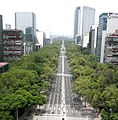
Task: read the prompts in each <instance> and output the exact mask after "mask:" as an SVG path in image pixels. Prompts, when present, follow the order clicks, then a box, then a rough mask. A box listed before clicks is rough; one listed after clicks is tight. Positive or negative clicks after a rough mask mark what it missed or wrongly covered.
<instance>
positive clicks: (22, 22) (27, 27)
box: [15, 12, 36, 41]
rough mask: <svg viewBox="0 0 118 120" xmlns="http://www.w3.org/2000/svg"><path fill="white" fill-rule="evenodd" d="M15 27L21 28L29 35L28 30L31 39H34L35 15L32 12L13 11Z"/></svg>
mask: <svg viewBox="0 0 118 120" xmlns="http://www.w3.org/2000/svg"><path fill="white" fill-rule="evenodd" d="M15 29H19V30H22V31H23V33H24V34H25V35H26V36H29V32H30V35H31V38H32V41H35V39H36V15H35V14H34V13H33V12H16V13H15ZM26 38H27V37H26ZM26 41H28V40H26Z"/></svg>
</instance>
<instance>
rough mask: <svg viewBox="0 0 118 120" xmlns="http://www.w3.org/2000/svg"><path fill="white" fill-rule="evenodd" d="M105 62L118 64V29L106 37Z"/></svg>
mask: <svg viewBox="0 0 118 120" xmlns="http://www.w3.org/2000/svg"><path fill="white" fill-rule="evenodd" d="M104 62H108V63H112V64H115V65H118V30H116V31H115V32H114V33H110V34H108V35H107V36H106V38H105V49H104Z"/></svg>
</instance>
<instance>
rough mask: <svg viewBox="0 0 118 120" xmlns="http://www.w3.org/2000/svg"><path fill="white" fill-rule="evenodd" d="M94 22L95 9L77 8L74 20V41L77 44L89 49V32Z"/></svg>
mask: <svg viewBox="0 0 118 120" xmlns="http://www.w3.org/2000/svg"><path fill="white" fill-rule="evenodd" d="M94 22H95V9H94V8H91V7H87V6H83V7H77V8H76V10H75V20H74V39H75V43H76V44H81V45H82V47H87V44H88V42H89V31H90V28H91V26H92V25H93V24H94ZM78 38H79V39H78Z"/></svg>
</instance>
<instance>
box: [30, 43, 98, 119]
mask: <svg viewBox="0 0 118 120" xmlns="http://www.w3.org/2000/svg"><path fill="white" fill-rule="evenodd" d="M72 84H73V80H72V74H71V68H70V66H69V63H68V60H67V56H66V49H65V46H64V41H63V42H62V45H61V50H60V56H59V61H58V68H57V74H56V79H55V80H54V81H53V83H52V87H51V91H50V94H49V96H48V102H47V104H45V105H44V106H42V107H41V109H42V110H44V111H45V112H44V113H42V114H38V115H34V117H33V119H32V120H100V119H99V118H98V115H97V114H96V113H95V110H94V109H92V108H86V107H85V104H84V101H83V100H82V98H81V97H80V96H77V95H76V94H74V93H73V92H72ZM63 118H64V119H63Z"/></svg>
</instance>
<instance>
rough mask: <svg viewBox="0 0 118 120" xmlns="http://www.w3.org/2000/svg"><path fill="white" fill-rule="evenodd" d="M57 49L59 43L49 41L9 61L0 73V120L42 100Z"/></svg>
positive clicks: (51, 77) (13, 116)
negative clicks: (44, 45) (18, 58)
mask: <svg viewBox="0 0 118 120" xmlns="http://www.w3.org/2000/svg"><path fill="white" fill-rule="evenodd" d="M59 51H60V42H57V43H53V44H52V45H49V46H46V47H43V48H41V49H40V51H39V52H35V53H32V54H29V55H27V56H23V57H22V58H21V60H20V61H16V62H12V63H11V64H10V69H9V71H8V72H6V73H3V74H0V120H13V119H15V116H16V111H17V110H18V111H19V113H20V112H21V111H25V110H26V109H28V108H30V107H31V106H33V105H43V104H44V103H45V102H46V95H47V92H48V89H49V87H50V82H51V80H52V79H54V77H55V71H56V66H57V64H58V56H59Z"/></svg>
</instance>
